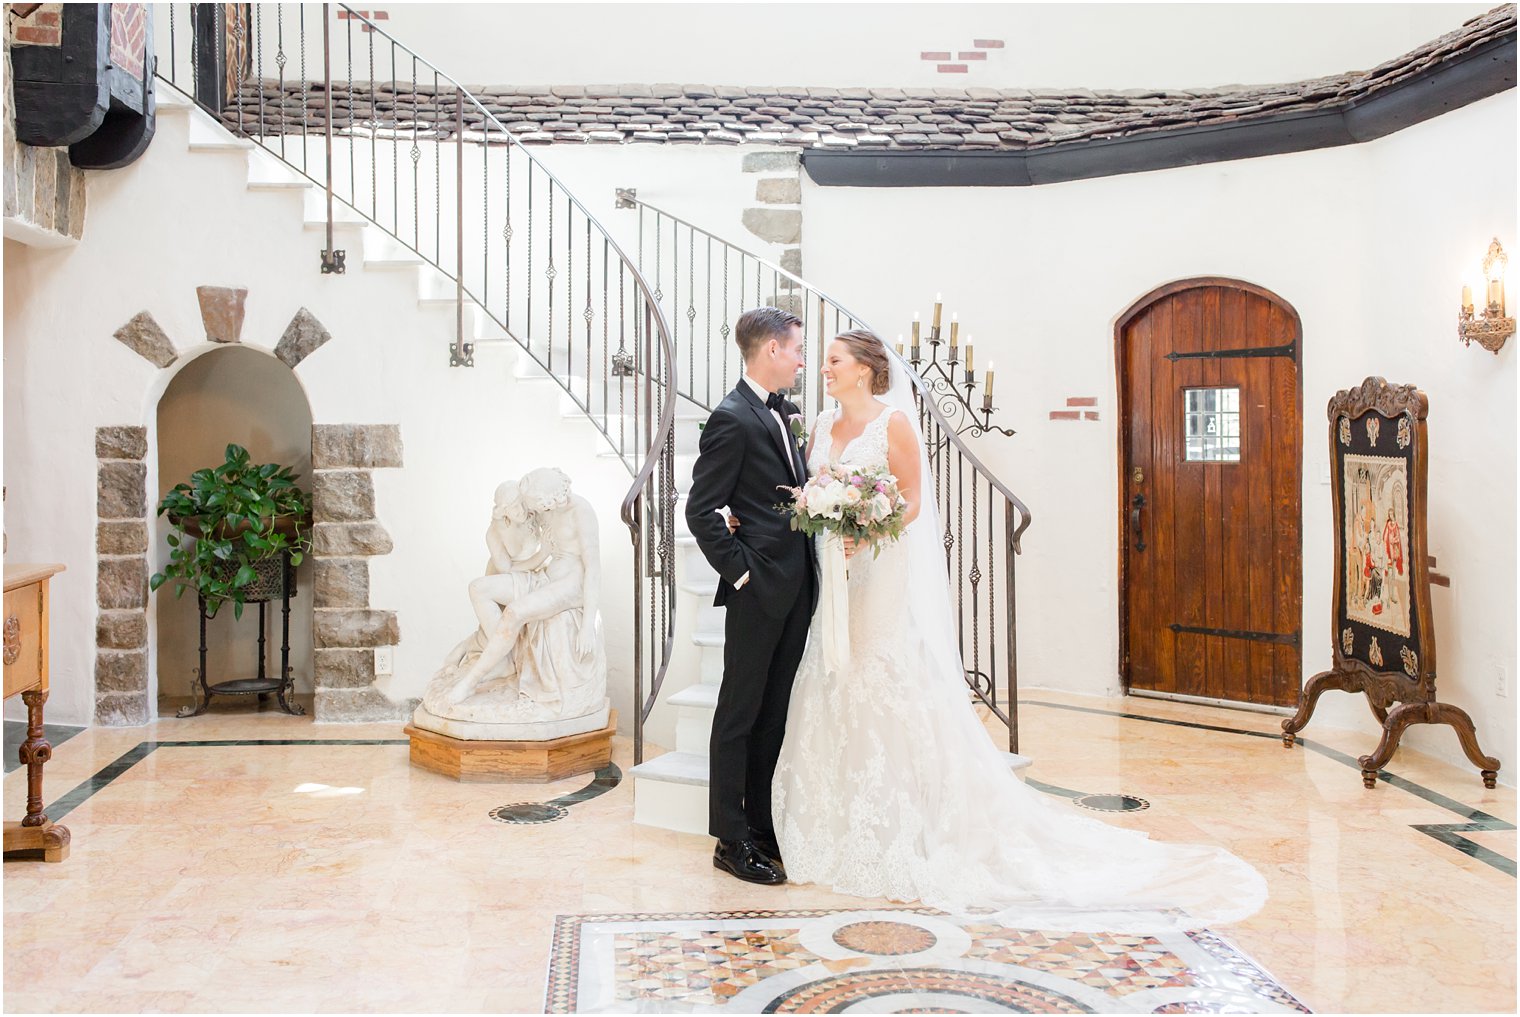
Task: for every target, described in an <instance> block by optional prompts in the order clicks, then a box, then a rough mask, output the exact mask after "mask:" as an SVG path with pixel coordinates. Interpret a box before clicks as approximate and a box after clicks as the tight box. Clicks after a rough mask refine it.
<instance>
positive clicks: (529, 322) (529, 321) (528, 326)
mask: <svg viewBox="0 0 1520 1017" xmlns="http://www.w3.org/2000/svg"><path fill="white" fill-rule="evenodd" d="M527 277H528V296H527V301H528V316H527V318H526V319H525V320H524V321H523V331H524V332H525V333H526V335H527V340H528V352H529V353H530V354H531V353H532V352H533V164H532V163H529V164H528V273H527Z"/></svg>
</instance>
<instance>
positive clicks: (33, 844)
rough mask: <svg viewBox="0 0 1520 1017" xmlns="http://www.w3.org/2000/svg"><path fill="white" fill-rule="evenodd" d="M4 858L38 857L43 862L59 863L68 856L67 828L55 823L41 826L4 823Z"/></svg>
mask: <svg viewBox="0 0 1520 1017" xmlns="http://www.w3.org/2000/svg"><path fill="white" fill-rule="evenodd" d="M5 856H6V857H7V858H11V857H17V858H39V857H40V858H41V859H42V860H43V861H45V862H61V861H63V860H64V859H65V858H67V857H68V856H69V828H68V827H66V826H59V825H58V824H57V823H43V824H42V825H41V826H22V825H21V824H20V823H6V824H5Z"/></svg>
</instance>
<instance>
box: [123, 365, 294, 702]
mask: <svg viewBox="0 0 1520 1017" xmlns="http://www.w3.org/2000/svg"><path fill="white" fill-rule="evenodd" d="M229 442H235V443H237V444H239V445H242V446H243V447H244V448H246V449H248V452H249V454H250V455H252V457H253V460H254V461H255V462H260V463H268V462H276V463H281V464H283V465H286V466H289V467H291V468H292V469H294V470H295V472H296V474H297V477H298V480H297V482H298V483H299V484H300V486H301V488H302V489H303V490H306V491H308V492H309V491H310V490H311V407H310V406H309V405H308V404H307V401H306V393H305V392H303V391H302V389H301V385H300V383H299V382H297V381H296V379H295V375H294V374H292V373H291V371H290V368H288V367H286V366H285V365H284V364H283V363H281V362H280V361H279V360H276V359H275V358H274V357H271V356H269V355H268V354H267V353H264V352H261V351H258V350H253V349H248V348H245V347H241V346H229V347H227V348H225V349H214V350H211V351H209V352H207V353H205V354H203V355H201V356H200V357H198V358H196V359H195V360H193V361H191V362H190V363H189V364H187V365H185V367H184V368H183V369H182V370H181V371H180V372H179V373H178V374H177V375H175V377H174V380H173V381H171V382H170V383H169V387H168V389H167V390H166V391H165V392H164V395H163V398H162V399H160V400H159V403H158V450H157V455H158V478H159V484H158V486H159V489H158V490H155V491H150V492H149V498H150V502H151V505H150V509H151V508H153V507H156V505H157V501H158V499H159V498H161V497H163V495H164V494H165V493H166V492H167V491H168V490H169V489H170V488H172V487H173V486H174V485H175V484H178V483H182V482H185V481H188V480H189V478H190V474H191V473H192V472H194V471H195V470H197V469H200V468H201V467H204V466H216V465H218V464H220V463H221V462H222V461H223V459H224V458H225V455H226V447H227V444H228V443H229ZM150 454H151V453H150ZM169 531H170V527H169V524H168V522H167V521H165V520H163V519H161V518H156V519H155V520H154V530H153V532H154V534H155V539H154V542H153V547H154V549H155V554H156V555H158V558H157V559H156V560H154V561H153V563H152V567H153V568H154V569H155V570H156V569H160V568H162V567H163V565H164V557H163V556H164V555H166V554H167V546H166V545H165V543H164V537H165V535H167V534H168V533H169ZM311 572H312V567H311V564H310V562H309V561H308V562H307V563H305V564H302V565H301V567H300V568H299V569H298V570H297V574H296V584H297V590H298V593H297V596H296V597H295V598H293V599H292V600H291V602H290V649H291V669H292V671H293V672H294V674H295V676H296V691H297V692H310V691H311V674H312V656H311V625H312V613H311V612H312V575H311ZM193 598H194V594H193V593H190V592H188V591H187V592H186V593H185V594H184V596H182V597H175V596H174V595H173V594H172V593H170V592H169V590H168V588H167V587H166V588H164V589H162V590H160V591H159V592H158V593H156V594H154V595H153V603H152V605H151V607H152V610H153V611H154V612H155V613H156V616H157V620H158V692H159V695H160V696H183V695H187V694H189V692H190V690H191V687H192V685H193V684H194V683H195V669H196V667H197V666H198V660H197V645H198V643H199V640H200V633H199V629H198V625H197V620H196V610H195V600H194V599H193ZM279 606H280V605H279V603H278V601H276V602H275V603H274V604H272V605H271V610H270V612H269V614H270V621H269V629H268V635H269V648H268V661H269V665H268V666H269V672H268V673H269V675H270V676H271V677H273V676H275V675H277V674H278V673H279V666H280V662H279V644H280V617H279ZM257 619H258V609H257V608H256V607H253V606H251V605H250V606H249V608H248V609H247V610H246V611H245V612H244V614H243V618H242V620H241V621H236V620H234V618H233V615H232V611H231V609H230V608H228V609H225V610H223V611H221V612H220V613H218V615H217V616H216V618H214V619H212V621H211V622H210V623H209V624H208V626H207V633H206V635H207V639H206V642H207V647H208V654H207V658H206V669H207V674H208V676H209V680H210V681H211V682H212V683H213V684H215V683H216V682H218V681H226V680H229V679H232V678H251V677H253V676H254V675H255V674H257V667H258V622H257Z"/></svg>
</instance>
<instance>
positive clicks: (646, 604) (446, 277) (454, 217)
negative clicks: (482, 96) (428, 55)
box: [155, 4, 677, 758]
mask: <svg viewBox="0 0 1520 1017" xmlns="http://www.w3.org/2000/svg"><path fill="white" fill-rule="evenodd" d="M156 6H157V7H158V17H157V18H156V25H155V31H156V32H157V42H158V53H159V54H160V57H159V62H158V75H159V77H160V79H162V80H164V81H167V82H168V83H169V84H170V85H172V86H174V87H176V88H178V89H179V90H180V91H183V92H185V93H186V94H188V95H191V96H192V97H193V98H194V99H195V101H196V102H197V103H199V104H200V105H201V106H202V107H204V108H205V109H207V110H208V111H209V112H211V113H212V114H213V115H215V116H216V117H218V118H219V119H220V120H221V122H222V123H223V124H225V125H226V126H227V127H228V128H229V129H230V130H231V131H233V132H234V133H235V134H237V135H239V136H241V137H244V138H247V139H249V140H250V141H251V142H253V144H254V145H255V146H256V149H257V151H256V153H255V155H260V154H265V155H267V156H269V157H272V159H273V160H275V161H276V162H277V163H278V164H279V166H282V167H284V170H285V171H288V172H293V173H294V174H297V175H298V176H299V177H302V178H305V179H306V180H309V181H311V182H312V183H314V184H316V185H318V186H319V187H320V188H321V189H322V211H321V213H320V215H321V219H322V223H321V225H322V226H323V229H324V234H325V239H326V243H325V246H324V247H323V249H322V251H321V255H320V259H317V258H314V259H313V263H312V269H313V271H316V270H318V269H320V270H321V271H323V272H342V271H343V270H344V268H345V256H344V255H345V252H343V251H342V250H340V249H339V247H338V242H339V238H340V232H339V231H340V230H342V229H344V228H345V223H358V224H361V225H363V224H367V225H370V226H373V227H378V228H379V229H380V230H381V231H383V232H384V233H386V234H388V235H389V237H391V238H392V240H393V241H394V242H395V243H396V244H399V245H400V246H401V247H402V248H404V249H406V250H407V251H410V252H412V254H413V255H415V257H417V258H420V259H421V260H422V261H423V262H424V263H426V264H427V265H430V266H432V267H433V268H434V269H436V270H437V273H436V276H435V278H436V280H437V282H438V283H439V284H441V286H442V287H443V288H442V289H441V290H440V291H439V292H437V293H435V294H433V296H434V297H436V298H437V299H438V300H440V301H442V302H444V303H448V302H449V301H452V302H453V304H454V308H455V320H454V335H453V340H452V342H451V344H450V346H449V357H450V363H452V364H454V365H456V366H470V365H472V364H473V355H474V352H475V341H476V340H477V339H479V340H480V341H485V342H491V341H502V342H508V341H510V342H515V343H516V344H517V345H518V346H519V347H521V350H522V351H523V352H524V353H525V354H526V355H527V356H528V357H530V358H531V359H532V361H533V362H534V363H535V364H536V365H537V367H538V368H539V369H540V370H541V371H542V372H543V373H544V374H546V375H547V376H548V377H550V378H552V379H553V380H554V381H555V382H556V383H558V384H559V386H560V387H561V388H563V389H564V391H565V393H566V395H567V396H568V397H569V398H570V399H571V400H572V401H573V402H574V405H575V406H576V408H577V409H578V410H579V411H580V412H581V413H583V414H584V415H585V416H586V417H587V419H589V420H591V421H592V422H593V423H594V424H595V425H596V426H597V428H598V429H599V430H600V431H601V433H602V434H603V436H604V437H605V438H606V440H607V442H608V444H609V445H610V446H611V448H612V449H613V451H614V452H615V453H616V454H617V456H618V457H619V458H620V459H621V460H622V462H623V463H624V464H625V465H626V466H627V468H628V470H629V472H630V473H631V474H632V475H633V482H632V484H631V485H630V487H629V489H628V493H627V495H626V496H625V497H624V499H623V502H622V506H621V514H622V519H623V521H624V523H625V524H626V525H627V526H628V529H629V533H630V535H631V537H632V540H633V610H634V626H633V643H634V647H633V668H632V670H633V701H634V704H635V713H636V717H635V723H634V730H635V747H634V753H635V756H636V757H638V758H642V754H643V728H644V720H645V719H646V718H647V717H648V715H649V712H650V711H651V710H652V709H653V707H654V704H655V701H656V698H657V696H658V695H659V691H660V686H661V683H662V682H663V680H664V676H665V673H666V670H667V669H668V667H669V663H670V657H671V650H672V647H673V642H674V633H675V581H676V577H675V568H676V563H675V554H674V551H675V537H674V530H673V526H674V521H675V502H676V489H675V484H676V477H675V465H674V458H675V443H674V436H673V423H674V416H675V409H676V398H677V396H676V391H675V366H676V365H675V357H674V350H675V347H674V341H673V338H672V335H671V329H670V326H669V323H668V322H667V320H666V318H665V316H664V314H663V312H662V311H661V309H660V306H659V299H658V297H657V296H656V295H655V293H654V291H653V289H652V288H651V287H650V286H649V284H648V283H647V282H646V281H645V279H644V277H643V275H642V273H641V272H640V270H639V268H638V264H637V262H636V261H635V260H632V259H630V258H629V257H628V256H627V255H626V254H625V253H624V252H623V249H622V248H621V247H620V246H619V245H618V243H617V242H616V241H615V240H614V239H613V237H612V235H611V234H610V233H608V231H607V230H606V229H604V228H603V226H602V224H601V223H600V222H598V221H597V220H596V218H595V217H594V216H592V215H591V213H590V212H589V211H587V209H586V207H585V206H584V205H583V204H582V203H581V202H580V201H579V200H578V199H577V198H576V197H575V195H573V194H571V193H570V192H569V190H567V189H566V187H565V186H564V184H563V183H562V182H561V181H560V180H559V179H558V178H557V177H556V176H555V175H554V174H553V173H551V172H550V171H549V170H548V169H547V168H546V167H544V166H543V165H542V163H540V162H539V160H538V159H536V158H535V157H534V156H533V154H532V153H531V152H530V151H529V150H528V149H527V148H526V147H524V146H523V145H522V144H521V143H520V142H518V140H517V139H516V138H515V137H514V136H513V135H512V134H511V133H510V132H509V131H507V129H506V128H505V127H504V126H503V125H502V123H501V121H500V120H499V119H498V118H497V117H496V115H495V114H494V113H493V112H492V110H491V109H490V108H489V107H488V106H487V105H485V104H484V103H483V102H482V101H481V100H479V99H478V98H476V97H475V96H473V95H471V94H470V92H469V91H467V90H466V89H465V88H464V87H463V86H461V85H460V84H459V83H458V82H457V81H455V80H454V79H453V78H451V77H449V76H448V75H447V74H445V73H444V72H443V71H441V70H439V69H438V68H437V67H435V66H434V65H433V64H431V63H429V62H428V61H426V60H424V59H423V58H422V57H420V56H418V55H417V54H416V53H415V52H413V51H412V50H410V49H409V48H407V47H406V46H405V45H403V44H402V43H400V42H398V41H397V40H395V39H393V38H391V37H390V36H389V35H388V34H386V32H385V31H384V30H383V29H382V28H381V27H380V26H379V25H377V24H375V23H374V22H373V21H371V20H370V19H369V18H368V17H366V16H365V14H364V13H362V12H360V11H356V10H354V9H352V8H350V7H347V6H345V5H342V4H322V5H320V6H319V5H315V4H162V5H156ZM297 94H298V95H299V98H298V99H297V98H296V96H297ZM267 103H280V104H282V113H283V114H285V115H283V116H271V115H269V114H270V113H271V112H272V111H270V110H269V109H267V108H266V104H267ZM292 103H298V104H299V107H298V109H296V110H292V109H290V108H289V107H290V105H291V104H292ZM467 318H471V319H474V321H473V322H472V323H471V324H472V325H473V326H474V327H473V328H471V327H467V324H466V320H467ZM478 329H483V330H484V333H485V334H484V335H480V334H479V333H478V332H477V330H478ZM441 353H442V351H441V350H440V354H441ZM646 686H647V689H648V691H647V693H646V691H645V690H646Z"/></svg>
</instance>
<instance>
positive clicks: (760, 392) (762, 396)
mask: <svg viewBox="0 0 1520 1017" xmlns="http://www.w3.org/2000/svg"><path fill="white" fill-rule="evenodd" d="M740 377H741V378H743V379H744V384H746V385H748V386H749V387H750V391H751V392H754V393H755V396H756V397H757V398H759V400H760V401H761V402H762V403H764V402H765V401H766V400H768V399H770V397H771V391H770V390H769V389H767V388H766V387H765V386H764V385H762V384H760V383H759V382H758V381H756V380H755V379H754V378H751V377H750V376H749V375H747V374H744V375H740ZM770 412H771V416H772V417H774V418H776V426H777V427H779V428H781V443H782V445H783V446H785V447H786V448H787V449H790V448H791V447H792V445H791V442H792V435H791V432H790V431H789V430H788V429H787V426H786V421H785V420H782V419H781V414H780V413H779V412H778V411H776V410H771V411H770ZM786 467H787V469H789V470H791V471H792V481H793V482H794V483H795V482H796V481H797V479H798V478H797V464H796V463H795V462H793V458H792V456H790V455H789V456H787V457H786ZM724 521H725V523H726V522H727V519H726V517H725V520H724ZM747 582H749V573H748V572H746V573H744V575H742V576H740V577H739V581H738V582H737V583H735V584H734V589H736V590H737V589H739V588H740V587H742V586H743V585H744V584H745V583H747Z"/></svg>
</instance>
